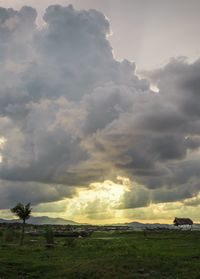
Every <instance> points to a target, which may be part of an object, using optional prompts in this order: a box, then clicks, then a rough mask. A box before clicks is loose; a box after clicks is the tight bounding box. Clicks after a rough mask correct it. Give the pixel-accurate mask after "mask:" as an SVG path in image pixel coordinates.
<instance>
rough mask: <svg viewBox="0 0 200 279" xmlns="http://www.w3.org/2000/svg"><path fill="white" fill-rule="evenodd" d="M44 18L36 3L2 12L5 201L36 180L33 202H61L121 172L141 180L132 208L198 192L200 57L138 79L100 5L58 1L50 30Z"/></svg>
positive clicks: (0, 130) (1, 173) (128, 197)
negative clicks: (117, 54) (80, 6)
mask: <svg viewBox="0 0 200 279" xmlns="http://www.w3.org/2000/svg"><path fill="white" fill-rule="evenodd" d="M35 19H36V11H35V10H34V9H32V8H29V7H24V8H22V9H21V10H20V11H14V10H12V9H8V10H7V9H1V10H0V34H1V37H2V38H4V39H3V40H0V50H1V55H0V63H1V69H0V72H1V75H0V76H1V77H0V79H1V87H0V136H1V137H4V138H5V139H6V142H5V144H4V146H3V148H1V164H0V179H1V188H0V201H1V199H3V200H2V202H1V203H0V204H1V207H2V208H7V207H9V206H10V204H12V203H14V202H17V201H19V200H24V197H26V195H27V194H26V193H27V191H28V190H30V189H34V186H33V185H35V189H38V190H37V192H38V195H37V193H36V192H34V191H35V190H33V192H34V194H33V195H30V196H29V197H28V199H29V200H33V202H34V204H37V203H42V200H43V202H51V201H54V202H56V201H59V200H61V199H64V198H67V197H71V196H72V195H73V194H74V193H75V188H77V187H83V186H84V187H85V186H88V185H90V184H91V183H94V182H102V181H106V180H113V181H115V180H116V177H117V176H119V175H120V176H122V177H124V176H125V177H128V178H129V179H130V181H134V183H136V185H137V187H136V186H135V187H132V186H130V187H129V191H128V193H127V192H126V193H124V199H123V201H122V203H121V205H120V206H121V207H124V208H136V207H137V208H139V207H144V206H148V205H149V204H150V203H162V202H177V201H179V200H182V201H183V200H185V199H192V198H194V197H195V196H196V195H198V192H199V183H198V180H199V174H200V171H199V170H200V157H199V153H198V152H199V150H198V149H199V146H200V121H199V106H198V104H199V88H200V84H199V75H200V62H199V61H196V62H195V63H193V64H189V63H187V62H186V61H185V60H183V59H174V60H172V61H171V62H170V63H169V64H168V65H167V66H166V67H164V68H163V69H158V70H156V71H154V72H151V73H145V74H146V76H147V79H139V78H138V77H137V75H136V74H135V64H134V63H131V62H129V61H127V60H124V61H122V62H118V61H116V60H115V59H114V57H113V54H112V48H111V46H110V44H109V42H108V39H107V36H108V34H109V32H110V31H109V30H110V29H109V22H108V20H107V19H106V18H105V16H104V15H103V14H101V13H100V12H98V11H96V10H89V11H77V10H75V9H74V8H73V7H72V6H68V7H61V6H58V5H56V6H50V7H49V8H48V9H47V10H46V13H45V15H44V21H45V23H46V24H45V26H44V27H43V28H42V29H37V28H36V24H35ZM148 80H151V82H152V83H153V84H156V85H157V86H158V88H159V93H155V92H153V91H152V90H151V89H150V83H149V81H148ZM19 183H21V185H22V187H19ZM34 183H35V184H34ZM7 184H8V185H9V187H4V185H7ZM54 185H59V187H58V186H54ZM122 185H123V183H122ZM56 187H57V188H56ZM54 188H55V189H56V190H55V192H54V191H53V189H54ZM44 189H46V190H44ZM16 192H17V193H18V194H17V195H15V193H16ZM1 193H3V194H1ZM11 193H12V194H11ZM1 197H3V198H1ZM5 197H6V198H5ZM98 206H99V208H100V209H101V208H103V206H102V201H101V203H98ZM91 208H92V209H91ZM91 210H94V204H92V201H91V205H89V204H88V211H87V210H85V212H86V211H87V212H88V214H89V213H90V214H89V215H90V216H91ZM100 211H101V210H100ZM98 212H99V211H98ZM94 213H95V210H94ZM98 214H99V213H98ZM94 215H95V214H94ZM101 216H103V215H101ZM91 218H93V217H91ZM97 218H98V217H97ZM102 218H103V217H102Z"/></svg>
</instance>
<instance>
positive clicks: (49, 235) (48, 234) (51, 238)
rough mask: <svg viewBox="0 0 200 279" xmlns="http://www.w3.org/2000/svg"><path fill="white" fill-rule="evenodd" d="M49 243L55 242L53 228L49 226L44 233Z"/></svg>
mask: <svg viewBox="0 0 200 279" xmlns="http://www.w3.org/2000/svg"><path fill="white" fill-rule="evenodd" d="M44 237H45V239H46V242H47V244H54V235H53V230H52V229H51V228H47V229H46V230H45V233H44Z"/></svg>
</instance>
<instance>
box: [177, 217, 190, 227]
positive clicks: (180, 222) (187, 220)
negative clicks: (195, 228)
mask: <svg viewBox="0 0 200 279" xmlns="http://www.w3.org/2000/svg"><path fill="white" fill-rule="evenodd" d="M192 224H193V221H192V220H191V219H190V218H177V217H175V219H174V225H175V226H181V225H192Z"/></svg>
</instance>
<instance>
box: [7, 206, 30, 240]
mask: <svg viewBox="0 0 200 279" xmlns="http://www.w3.org/2000/svg"><path fill="white" fill-rule="evenodd" d="M31 211H32V208H31V204H30V203H27V204H26V205H23V204H22V203H18V204H17V205H16V206H15V207H13V208H11V212H12V213H14V214H15V215H16V216H17V217H19V219H20V220H22V232H21V238H20V245H23V242H24V228H25V224H26V220H27V219H29V218H30V215H31Z"/></svg>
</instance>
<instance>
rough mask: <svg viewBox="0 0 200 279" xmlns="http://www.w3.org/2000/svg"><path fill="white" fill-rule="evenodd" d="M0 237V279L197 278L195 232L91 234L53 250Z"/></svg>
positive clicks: (40, 242) (199, 241) (199, 246)
mask: <svg viewBox="0 0 200 279" xmlns="http://www.w3.org/2000/svg"><path fill="white" fill-rule="evenodd" d="M0 239H1V240H0V241H1V242H0V278H1V279H11V278H12V279H18V278H20V279H22V278H23V279H24V278H44V279H52V278H67V279H86V278H87V279H100V278H101V279H111V278H112V279H115V278H119V279H123V278H125V279H126V278H127V279H129V278H131V279H133V278H136V279H137V278H138V279H139V278H151V279H155V278H176V279H178V278H180V279H184V278H190V279H199V278H200V232H186V231H184V232H177V231H174V232H148V233H147V235H144V233H143V232H121V233H120V232H113V233H110V232H108V233H102V232H96V233H94V234H93V235H92V237H91V238H81V239H76V241H75V244H74V245H72V247H70V245H67V246H66V245H65V242H66V239H63V238H58V239H55V241H56V242H57V244H56V246H55V248H54V249H46V248H45V242H44V239H43V238H42V237H39V238H37V242H33V243H32V242H30V238H28V237H26V243H25V245H24V246H23V247H19V246H18V245H17V244H15V243H11V244H5V243H4V242H3V239H2V237H1V238H0ZM35 239H36V238H35Z"/></svg>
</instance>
